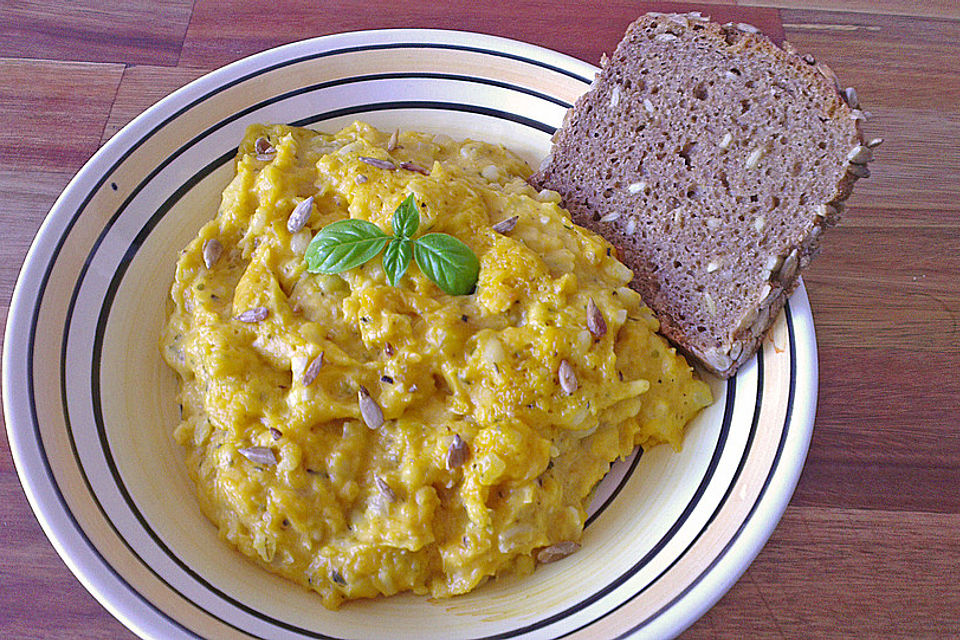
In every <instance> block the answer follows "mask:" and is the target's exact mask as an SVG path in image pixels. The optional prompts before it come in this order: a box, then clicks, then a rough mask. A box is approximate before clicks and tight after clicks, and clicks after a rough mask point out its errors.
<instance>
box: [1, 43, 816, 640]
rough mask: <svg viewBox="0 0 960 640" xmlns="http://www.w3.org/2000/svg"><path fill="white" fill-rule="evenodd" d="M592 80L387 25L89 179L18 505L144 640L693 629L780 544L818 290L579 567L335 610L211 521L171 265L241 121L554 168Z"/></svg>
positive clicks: (56, 274) (639, 480)
mask: <svg viewBox="0 0 960 640" xmlns="http://www.w3.org/2000/svg"><path fill="white" fill-rule="evenodd" d="M595 71H596V69H595V68H594V67H592V66H590V65H588V64H586V63H583V62H581V61H578V60H575V59H572V58H569V57H567V56H564V55H561V54H559V53H555V52H553V51H548V50H544V49H541V48H538V47H534V46H531V45H528V44H523V43H520V42H514V41H510V40H504V39H501V38H494V37H490V36H483V35H477V34H470V33H460V32H451V31H431V30H401V31H371V32H360V33H348V34H342V35H336V36H329V37H323V38H318V39H315V40H309V41H305V42H300V43H295V44H291V45H288V46H284V47H280V48H278V49H274V50H271V51H267V52H265V53H262V54H259V55H256V56H253V57H251V58H247V59H245V60H241V61H239V62H237V63H235V64H231V65H230V66H228V67H225V68H224V69H221V70H219V71H216V72H214V73H211V74H209V75H207V76H205V77H203V78H201V79H199V80H197V81H196V82H193V83H191V84H190V85H188V86H186V87H184V88H183V89H181V90H179V91H177V92H176V93H174V94H173V95H171V96H170V97H168V98H166V99H165V100H163V101H162V102H160V103H158V104H157V105H155V106H154V107H152V108H151V109H149V110H148V111H147V112H146V113H144V114H143V115H141V116H140V117H138V118H137V119H136V120H134V121H133V122H132V123H131V124H130V125H128V126H127V127H125V128H124V129H123V130H122V131H121V132H120V133H118V134H117V135H116V136H115V137H114V138H113V139H112V140H110V142H109V143H107V144H106V145H105V146H104V147H103V148H102V149H101V150H100V151H99V152H98V153H97V154H96V155H95V156H94V157H93V158H92V159H91V160H90V161H89V162H88V163H87V164H86V166H84V168H83V169H82V170H81V171H80V172H79V173H78V174H77V176H76V177H75V178H74V179H73V181H72V182H71V183H70V185H69V186H68V187H67V189H66V190H65V191H64V193H63V194H62V196H61V197H60V199H59V200H58V201H57V203H56V204H55V205H54V207H53V209H52V211H51V212H50V214H49V216H48V217H47V219H46V221H45V222H44V224H43V226H42V228H41V229H40V232H39V234H38V235H37V238H36V240H35V241H34V244H33V246H32V248H31V249H30V253H29V255H28V256H27V259H26V262H25V264H24V267H23V270H22V272H21V274H20V279H19V282H18V284H17V289H16V292H15V294H14V298H13V304H12V308H11V311H10V315H9V320H8V324H7V333H6V340H5V342H4V370H3V391H4V411H5V416H6V421H7V429H8V432H9V439H10V444H11V448H12V450H13V454H14V457H15V459H16V464H17V469H18V471H19V473H20V478H21V481H22V483H23V487H24V489H25V491H26V493H27V496H28V498H29V499H30V503H31V505H32V506H33V509H34V511H35V512H36V515H37V518H38V519H39V520H40V523H41V524H42V525H43V528H44V530H45V531H46V533H47V535H48V536H49V538H50V540H51V541H52V542H53V544H54V546H55V547H56V549H57V551H58V552H59V553H60V555H61V556H62V557H63V559H64V561H65V562H66V563H67V564H68V565H69V567H70V569H71V570H72V571H73V572H74V573H75V574H76V575H77V577H78V578H79V579H80V580H81V582H83V584H84V585H85V586H86V587H87V589H89V590H90V591H91V592H92V593H93V594H94V595H95V596H96V597H97V598H98V599H99V600H100V602H102V603H103V605H104V606H105V607H106V608H107V609H109V610H110V612H111V613H113V614H114V615H115V616H116V617H117V618H119V619H120V620H121V621H122V622H123V623H124V624H126V625H127V626H128V627H130V628H131V629H132V630H134V631H135V632H137V633H138V634H141V635H143V636H145V637H155V638H179V637H193V636H201V637H206V638H211V637H218V638H220V637H248V636H259V637H273V638H367V639H373V638H396V637H416V638H428V637H436V638H444V639H455V638H515V637H531V638H548V637H550V638H552V637H577V638H579V637H583V638H601V637H618V636H636V637H664V636H669V635H673V634H676V633H679V632H680V631H681V630H683V629H684V628H685V627H686V626H688V625H689V624H691V623H692V622H693V621H694V620H695V619H696V618H697V617H698V616H700V615H701V614H702V613H703V612H704V611H706V610H707V609H708V608H709V607H710V606H712V605H713V603H714V602H716V601H717V599H719V598H720V596H721V595H722V594H723V593H724V592H725V591H726V590H727V589H728V588H729V587H730V586H731V584H733V582H734V581H735V580H736V579H737V578H738V577H739V576H740V574H741V573H742V572H743V571H744V570H745V569H746V567H747V565H748V564H749V563H750V561H751V560H752V559H753V558H754V557H755V555H756V554H757V553H758V551H759V550H760V548H761V546H762V545H763V543H764V542H765V541H766V540H767V538H768V537H769V535H770V533H771V531H772V530H773V527H774V526H775V525H776V523H777V521H778V519H779V518H780V516H781V514H782V512H783V510H784V508H785V507H786V504H787V501H788V500H789V498H790V495H791V493H792V491H793V488H794V485H795V483H796V480H797V477H798V476H799V473H800V469H801V467H802V465H803V460H804V456H805V454H806V450H807V445H808V442H809V438H810V433H811V430H812V426H813V417H814V410H815V405H816V389H817V359H816V345H815V338H814V331H813V323H812V318H811V314H810V308H809V305H808V301H807V297H806V294H805V292H804V290H803V288H802V287H801V288H800V289H798V291H797V292H796V293H795V294H794V295H793V297H792V298H791V300H790V302H789V305H788V306H787V308H786V310H785V312H784V313H783V314H781V316H780V318H779V319H778V321H777V324H776V327H775V329H774V331H773V333H772V339H771V340H769V341H768V342H767V343H766V345H765V347H764V349H763V351H762V353H761V354H760V355H759V356H758V357H757V358H756V359H754V361H753V362H751V363H750V364H749V365H748V366H746V367H744V368H743V369H742V370H741V372H740V374H739V375H738V376H737V377H736V378H735V379H734V380H732V381H730V382H720V381H714V382H713V390H714V394H715V396H716V398H717V401H716V403H715V404H714V405H713V406H712V407H710V408H709V409H708V410H706V411H704V412H703V414H702V415H701V416H699V418H698V419H697V420H696V421H695V422H694V423H693V424H692V426H691V427H690V429H689V432H688V435H687V436H686V440H685V443H684V448H683V451H682V452H680V453H676V454H675V453H673V452H672V451H671V450H670V449H669V448H666V447H661V448H657V449H654V450H653V451H651V452H649V453H647V454H645V455H644V456H643V457H642V459H640V458H637V457H635V458H634V459H631V460H628V461H626V462H623V463H619V464H617V465H615V466H614V469H613V471H612V472H611V474H610V475H609V476H608V478H607V479H606V480H605V481H604V482H603V485H602V487H601V489H600V491H599V492H598V495H597V499H596V501H595V503H594V505H593V508H592V512H593V515H592V517H591V520H590V523H589V525H588V527H587V529H586V532H585V534H584V545H583V549H582V550H581V551H580V552H578V553H576V554H574V555H573V556H571V557H570V558H568V559H566V560H564V561H562V562H558V563H555V564H552V565H547V566H543V567H541V568H540V569H538V570H537V571H536V573H535V574H534V575H532V576H528V577H525V578H507V579H502V580H498V581H495V582H492V583H489V584H487V585H485V586H483V587H482V588H480V589H479V590H477V591H475V592H474V593H471V594H469V595H466V596H462V597H458V598H454V599H450V600H442V601H431V600H428V599H426V598H422V597H417V596H412V595H402V596H398V597H393V598H388V599H379V600H372V601H363V602H357V603H352V604H348V605H346V606H345V607H344V608H343V609H341V610H340V611H338V612H330V611H327V610H325V609H324V608H323V607H322V606H321V605H320V602H319V598H318V597H317V596H316V595H314V594H311V593H309V592H307V591H304V590H302V589H301V588H299V587H297V586H295V585H293V584H291V583H287V582H286V581H284V580H282V579H280V578H277V577H275V576H272V575H270V574H268V573H266V572H264V571H262V570H261V569H259V568H258V567H256V566H254V565H253V564H251V563H249V562H248V561H246V560H245V559H244V558H242V557H241V556H240V555H239V554H237V553H236V552H234V551H233V550H232V549H230V548H228V546H227V545H225V544H224V543H222V542H221V541H219V540H218V538H217V533H216V530H215V529H214V527H213V525H211V524H210V523H209V522H207V520H206V519H205V518H204V517H203V516H202V515H201V513H200V510H199V508H198V506H197V503H196V500H195V498H194V489H193V486H192V485H191V483H190V481H189V479H188V478H187V475H186V471H185V468H184V464H183V462H182V452H181V451H180V450H179V449H178V448H177V447H176V446H175V444H174V443H173V441H172V438H171V435H170V434H171V430H172V428H173V426H174V425H175V424H176V422H177V408H176V404H175V401H174V391H175V384H176V382H175V378H174V375H173V373H172V372H171V371H169V370H167V369H166V368H165V366H164V365H163V364H162V362H161V359H160V355H159V350H158V335H159V330H160V326H161V322H162V318H163V317H164V310H165V303H166V299H167V291H168V287H169V284H170V282H171V280H172V274H173V265H174V263H175V261H176V258H177V252H178V251H179V249H180V248H182V247H183V246H184V245H186V243H187V242H188V240H189V239H190V238H192V237H193V236H194V234H195V233H196V231H197V229H198V228H199V227H200V226H201V225H202V224H203V222H205V221H206V220H208V219H209V218H211V217H212V216H213V215H214V214H215V212H216V210H217V206H218V202H219V194H220V191H221V189H222V188H223V186H224V185H225V184H226V183H227V182H228V180H229V179H230V177H231V171H232V163H231V159H232V157H233V155H234V153H235V149H236V146H237V144H238V142H239V140H240V139H241V137H242V134H243V130H244V128H245V126H246V125H247V124H250V123H255V122H284V123H294V124H300V125H307V126H311V127H315V128H319V129H324V130H328V131H333V130H336V129H338V128H339V127H341V126H343V125H346V124H348V123H349V122H350V121H352V120H353V119H365V120H367V121H369V122H371V123H372V124H374V125H376V126H379V127H380V128H383V129H387V130H390V129H393V128H394V127H402V128H404V129H421V130H427V131H435V132H444V133H447V134H449V135H452V136H454V137H473V138H477V139H482V140H487V141H492V142H502V143H504V144H506V145H508V146H509V147H511V148H512V149H514V150H516V151H517V152H519V153H520V154H521V155H523V156H524V157H526V158H527V159H528V161H529V162H530V163H531V164H533V165H534V166H536V164H537V163H538V162H539V160H540V159H541V158H542V157H543V156H544V155H545V154H546V153H547V151H548V149H549V137H550V134H551V133H552V132H553V130H554V128H555V127H557V126H558V125H559V124H560V122H561V119H562V118H563V114H564V112H565V110H566V109H567V107H568V106H569V105H570V104H571V103H572V102H573V101H574V100H575V99H576V97H577V96H578V95H580V94H581V93H582V92H583V91H584V90H585V89H586V88H587V86H588V85H589V84H590V82H591V80H592V78H593V75H594V72H595Z"/></svg>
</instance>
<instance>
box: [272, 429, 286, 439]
mask: <svg viewBox="0 0 960 640" xmlns="http://www.w3.org/2000/svg"><path fill="white" fill-rule="evenodd" d="M270 435H271V436H273V439H274V440H279V439H280V438H282V437H283V432H282V431H280V429H277V428H275V427H270Z"/></svg>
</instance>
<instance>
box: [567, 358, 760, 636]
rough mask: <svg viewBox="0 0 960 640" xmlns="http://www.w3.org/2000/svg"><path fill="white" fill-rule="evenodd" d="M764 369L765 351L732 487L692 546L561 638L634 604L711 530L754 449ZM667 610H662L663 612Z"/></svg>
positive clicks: (758, 363)
mask: <svg viewBox="0 0 960 640" xmlns="http://www.w3.org/2000/svg"><path fill="white" fill-rule="evenodd" d="M763 369H764V355H763V351H762V350H760V351H759V352H757V398H756V402H755V405H754V409H753V420H752V421H751V422H750V432H749V434H748V435H747V443H746V445H745V446H744V449H743V454H742V456H741V457H740V463H739V464H738V465H737V470H736V472H735V473H734V474H733V478H732V479H731V481H730V486H729V487H727V490H726V492H724V494H723V498H721V499H720V502H719V503H717V507H716V509H714V511H713V513H712V514H710V517H709V518H708V519H707V521H706V523H704V525H703V528H702V529H701V530H700V531H699V532H698V533H697V535H696V536H695V537H694V538H693V540H691V541H690V544H688V545H687V547H686V548H685V549H684V550H683V551H682V552H681V553H680V554H679V555H678V556H677V557H676V558H674V560H673V562H671V563H670V564H669V566H667V567H666V568H664V570H663V571H661V572H660V573H659V574H658V575H657V577H656V578H654V579H653V580H652V581H651V582H649V583H647V584H646V585H645V586H644V587H643V588H642V589H640V590H639V591H637V592H636V593H634V594H633V595H631V596H630V597H629V598H627V599H626V600H624V601H623V602H621V603H619V604H618V605H616V606H615V607H613V608H611V609H608V610H607V611H605V612H603V614H602V615H600V616H598V617H597V618H594V619H593V620H591V621H590V622H586V623H584V624H582V625H580V626H579V627H577V628H576V629H571V630H570V631H568V632H566V633H564V634H563V635H562V636H560V637H561V638H565V637H567V636H569V635H572V634H574V633H576V632H577V631H580V630H582V629H584V628H586V627H589V626H590V625H592V624H596V623H597V622H599V621H600V620H603V619H604V618H606V617H607V616H609V615H611V614H613V613H614V612H616V611H617V610H619V609H620V608H621V607H623V606H625V605H627V604H628V603H630V602H632V601H633V600H635V599H636V598H638V597H639V596H641V595H643V593H644V592H645V591H646V590H647V589H649V588H650V587H652V586H653V585H654V584H656V583H657V582H658V581H659V580H660V579H661V578H663V576H665V575H666V574H667V573H669V572H670V570H671V569H673V567H674V566H676V564H677V563H678V562H680V560H682V559H683V558H684V557H685V556H686V555H687V553H689V551H690V549H692V548H693V547H694V545H696V544H697V541H698V540H700V538H701V537H703V534H704V533H706V531H707V529H709V528H710V525H711V524H712V523H713V521H714V520H716V519H717V515H719V513H720V511H721V510H722V509H723V507H724V505H725V504H726V503H727V500H728V499H729V498H730V495H731V494H732V493H733V489H734V487H736V486H737V480H739V479H740V474H741V473H742V472H743V469H744V467H745V466H746V464H747V460H748V459H749V458H750V453H751V449H752V448H753V440H754V438H755V436H756V434H757V425H758V424H759V422H760V411H761V409H762V408H763ZM665 610H666V609H661V612H662V611H665ZM658 614H659V612H658ZM651 619H652V618H651Z"/></svg>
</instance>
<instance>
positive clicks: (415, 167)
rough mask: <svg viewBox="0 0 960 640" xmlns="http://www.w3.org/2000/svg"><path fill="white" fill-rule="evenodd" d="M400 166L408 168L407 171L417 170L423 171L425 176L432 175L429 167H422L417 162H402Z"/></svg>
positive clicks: (418, 171)
mask: <svg viewBox="0 0 960 640" xmlns="http://www.w3.org/2000/svg"><path fill="white" fill-rule="evenodd" d="M400 168H401V169H406V170H407V171H415V172H417V173H422V174H423V175H425V176H428V175H430V170H429V169H427V168H426V167H421V166H420V165H418V164H417V163H416V162H401V163H400Z"/></svg>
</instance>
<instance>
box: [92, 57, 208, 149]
mask: <svg viewBox="0 0 960 640" xmlns="http://www.w3.org/2000/svg"><path fill="white" fill-rule="evenodd" d="M206 72H207V70H206V69H193V68H182V67H158V66H153V65H137V66H132V67H127V68H126V69H125V70H124V72H123V78H122V79H121V80H120V86H119V88H118V89H117V96H116V99H115V100H114V101H113V106H112V107H111V109H110V116H109V118H107V124H106V126H105V127H104V129H103V137H102V140H101V143H104V142H106V141H107V140H109V139H110V138H111V137H113V135H114V134H115V133H116V132H117V131H119V130H120V129H121V128H123V126H124V125H126V124H127V123H128V122H130V121H131V120H133V119H134V118H135V117H137V116H138V115H140V114H141V113H142V112H143V111H145V110H146V109H147V108H148V107H150V106H151V105H153V104H154V103H156V102H159V101H160V100H161V99H163V98H165V97H166V96H168V95H169V94H171V93H173V92H174V91H176V90H177V89H179V88H180V87H182V86H183V85H185V84H187V83H189V82H190V81H192V80H196V79H197V78H199V77H200V76H202V75H203V74H204V73H206Z"/></svg>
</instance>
